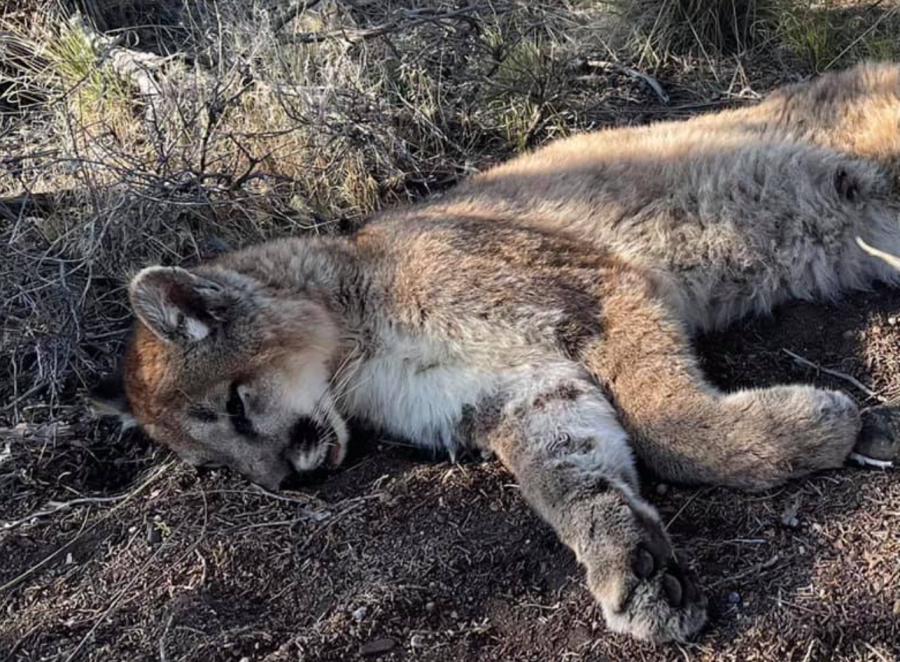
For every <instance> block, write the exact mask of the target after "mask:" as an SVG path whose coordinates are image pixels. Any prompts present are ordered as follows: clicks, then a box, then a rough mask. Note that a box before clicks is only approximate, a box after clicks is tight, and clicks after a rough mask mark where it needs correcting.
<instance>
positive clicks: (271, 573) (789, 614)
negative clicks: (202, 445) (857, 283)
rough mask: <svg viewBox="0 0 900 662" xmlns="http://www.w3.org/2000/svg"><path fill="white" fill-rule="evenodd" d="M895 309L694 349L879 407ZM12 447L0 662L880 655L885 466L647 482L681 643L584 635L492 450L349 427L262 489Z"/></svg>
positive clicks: (889, 517) (598, 629) (740, 373)
mask: <svg viewBox="0 0 900 662" xmlns="http://www.w3.org/2000/svg"><path fill="white" fill-rule="evenodd" d="M898 322H900V293H894V292H889V291H878V292H875V293H872V294H866V295H861V296H857V297H854V298H853V299H852V300H847V301H844V302H841V303H838V304H836V305H832V306H817V305H807V304H804V305H796V306H793V307H790V308H786V309H782V310H780V311H779V312H778V313H777V314H776V315H775V316H774V317H773V318H771V319H764V320H754V321H748V322H745V323H742V324H740V325H738V326H737V327H735V328H734V329H732V330H730V331H728V332H727V333H722V334H719V335H715V336H712V337H707V338H703V339H700V340H699V341H698V346H699V348H700V350H701V352H702V353H703V356H704V362H705V365H706V368H707V370H708V371H709V373H710V374H711V375H712V376H713V377H714V378H715V380H716V381H717V382H718V383H720V384H722V385H723V386H728V387H739V386H746V385H751V384H757V385H762V384H774V383H777V382H779V381H810V382H813V383H817V384H821V385H828V386H837V387H841V388H847V389H848V391H849V392H850V393H851V394H852V395H853V396H855V397H858V398H861V400H860V401H861V402H866V401H867V399H866V396H865V395H864V394H863V393H862V392H861V391H860V390H858V389H857V388H856V387H854V386H853V385H851V384H849V383H848V382H846V381H844V380H842V379H837V380H835V379H832V378H830V377H828V376H827V375H825V374H823V373H819V372H817V371H816V370H814V369H811V368H808V367H804V366H801V365H799V364H797V363H796V362H795V361H794V360H793V359H792V358H791V357H790V356H789V355H787V354H786V353H785V352H784V350H790V351H792V352H794V353H795V354H797V355H799V356H802V357H804V358H806V359H808V360H809V361H812V362H814V363H816V364H818V365H820V366H821V367H825V368H830V369H833V370H838V371H840V372H843V373H846V374H848V375H852V376H854V377H856V378H857V379H858V380H859V381H860V382H862V383H863V384H865V385H867V386H868V387H870V388H871V389H873V390H874V391H876V392H877V393H878V394H879V395H881V396H882V397H892V396H896V395H897V394H898V391H900V350H898V348H900V323H898ZM19 441H20V442H22V441H24V443H19V444H18V445H17V446H16V448H17V449H18V451H17V454H16V455H15V456H14V457H9V451H7V455H6V456H4V457H3V459H2V460H0V461H3V462H11V463H13V467H14V469H15V470H14V471H7V472H5V473H4V474H3V478H2V479H3V483H2V484H0V489H2V502H3V503H5V504H9V506H8V507H9V508H10V510H7V511H6V512H4V513H3V516H4V518H5V519H7V520H10V521H13V522H14V524H15V525H14V526H13V527H9V526H7V527H6V528H5V529H4V530H2V531H0V559H2V564H0V613H2V615H3V616H2V621H0V659H3V660H74V659H81V660H160V661H163V662H165V661H169V660H185V661H186V660H202V661H206V660H233V661H241V660H246V661H249V660H260V661H262V660H265V661H267V662H276V661H277V662H281V661H285V662H286V661H288V660H292V661H293V660H302V661H310V662H311V661H314V660H315V661H324V660H357V659H363V658H366V659H375V658H378V659H382V660H421V661H423V662H425V661H434V662H437V661H443V660H448V661H451V660H452V661H453V662H458V661H459V660H498V661H499V660H504V661H505V660H535V661H537V660H540V661H544V660H597V661H606V660H610V661H616V662H625V661H630V660H697V661H701V660H710V661H711V660H716V661H723V660H742V661H748V662H749V661H751V660H766V661H776V660H777V661H794V660H795V661H797V662H801V661H802V662H807V661H811V660H847V661H848V662H849V661H851V660H852V661H853V662H858V661H863V660H871V661H873V662H876V661H878V662H885V661H888V660H898V659H900V473H897V472H894V473H883V472H879V471H864V470H858V469H847V470H844V471H840V472H834V473H829V474H826V475H820V476H817V477H814V478H812V479H809V480H804V481H801V482H797V483H794V484H791V485H789V486H787V487H784V488H783V489H780V490H777V491H775V492H772V493H764V494H756V495H748V494H741V493H736V492H730V491H727V490H721V489H703V490H693V489H682V488H676V487H672V486H666V485H658V484H656V483H655V482H654V481H653V480H652V478H648V480H647V481H646V483H645V490H646V492H647V493H648V494H649V495H650V497H651V499H652V500H653V502H654V503H656V504H657V505H658V506H659V508H660V510H661V511H662V513H663V516H664V518H665V520H666V521H667V522H668V523H669V531H670V532H671V534H672V536H673V538H674V540H675V543H676V545H677V548H678V550H679V555H680V556H682V557H684V558H686V559H689V560H690V563H691V565H692V566H693V567H694V568H695V569H696V570H697V571H698V572H699V573H700V575H701V577H702V583H703V585H704V586H705V589H706V591H707V593H708V595H709V596H710V598H711V604H712V610H713V612H712V613H713V617H712V622H711V624H710V626H709V628H708V630H707V631H706V633H705V634H703V636H701V637H700V638H699V639H698V640H697V641H696V642H694V643H691V644H688V645H683V646H678V645H671V646H659V647H654V646H650V645H643V644H639V643H636V642H634V641H631V640H629V639H628V638H626V637H623V636H618V635H614V634H611V633H609V632H607V631H606V630H605V627H604V625H603V624H602V618H601V615H600V613H599V610H598V609H597V607H595V606H594V604H593V603H592V601H591V599H590V597H589V595H588V593H587V591H586V589H585V587H584V577H583V573H582V571H581V570H580V568H579V567H578V566H577V564H576V563H575V561H574V558H573V556H572V554H571V553H570V552H569V551H568V550H567V549H565V548H564V547H562V546H561V545H560V544H559V543H558V542H557V541H556V540H555V538H554V535H553V533H552V532H551V531H550V530H549V529H548V527H547V526H545V525H544V524H542V523H541V522H540V521H539V520H538V519H537V518H536V517H535V516H534V515H533V514H531V512H530V511H529V510H528V508H527V507H526V506H525V504H524V503H523V501H522V499H521V498H520V496H519V493H518V490H517V489H516V487H515V485H513V484H512V480H511V478H510V476H509V475H508V474H507V473H506V472H505V471H504V470H503V469H502V468H501V467H500V466H499V465H498V464H497V462H495V461H491V460H484V459H482V458H468V459H464V460H462V461H460V462H459V463H457V464H454V463H451V462H450V461H449V460H447V459H442V458H433V457H423V456H421V455H420V454H416V453H415V452H413V451H412V450H410V449H406V448H403V447H399V446H397V445H395V444H392V443H391V442H389V441H388V440H382V439H379V438H378V437H377V436H374V435H372V434H370V433H366V432H365V431H358V433H357V437H356V447H357V449H356V452H355V455H354V456H353V457H352V458H351V461H350V462H349V463H348V465H347V467H346V468H345V469H343V470H341V471H340V472H338V473H335V474H334V475H330V476H322V477H318V478H316V479H315V480H313V481H308V482H307V483H306V484H304V485H298V486H296V487H295V489H293V490H289V491H286V492H284V493H283V494H280V495H277V496H270V495H265V494H261V493H259V492H256V491H254V490H253V489H251V488H250V487H249V486H248V484H246V483H245V482H244V481H243V480H241V479H240V478H238V477H236V476H232V475H228V474H226V473H223V472H207V473H205V474H202V475H198V474H196V473H195V472H193V471H192V470H190V469H188V468H185V467H183V466H181V465H179V464H178V463H177V462H175V461H174V460H173V459H172V458H171V457H170V456H168V455H167V454H165V453H164V452H162V451H159V450H156V449H155V448H154V447H152V446H150V445H149V444H148V442H147V441H146V440H144V439H143V438H142V437H141V435H140V434H138V433H126V434H124V435H118V434H117V433H116V432H115V430H114V429H113V428H110V427H108V426H107V425H105V424H101V425H97V424H87V423H85V424H80V425H77V426H75V427H69V428H67V427H64V426H61V425H60V426H57V428H56V429H52V428H47V429H45V430H43V431H37V432H35V433H34V434H33V435H32V436H31V437H29V438H27V439H25V440H19ZM63 445H65V446H66V447H67V448H68V450H67V452H57V449H58V448H60V447H61V446H63ZM362 447H364V448H362ZM79 495H91V497H90V499H89V500H88V501H84V502H79V501H78V498H79ZM73 499H74V501H73ZM61 503H67V504H69V505H67V506H61V505H60V504H61ZM54 508H59V510H55V511H54V512H51V513H47V514H44V515H42V516H35V515H34V514H35V513H36V512H38V513H39V512H41V511H48V510H53V509H54ZM19 518H25V520H24V521H21V522H16V520H18V519H19Z"/></svg>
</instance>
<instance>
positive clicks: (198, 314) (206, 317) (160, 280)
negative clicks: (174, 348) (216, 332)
mask: <svg viewBox="0 0 900 662" xmlns="http://www.w3.org/2000/svg"><path fill="white" fill-rule="evenodd" d="M128 289H129V296H130V298H131V306H132V308H133V309H134V314H135V315H137V317H138V319H140V320H141V322H143V323H144V324H145V325H146V326H147V328H148V329H150V330H151V331H152V332H153V333H154V334H155V335H156V336H158V337H159V339H160V340H164V341H165V342H171V343H182V344H183V343H193V342H198V341H200V340H203V339H204V338H206V336H208V335H209V334H210V332H211V331H212V329H213V328H214V327H215V326H216V325H218V324H221V322H222V321H223V320H224V319H225V313H226V311H227V307H228V304H229V297H228V296H227V295H226V292H225V288H224V287H223V286H222V285H220V284H219V283H216V282H214V281H211V280H209V279H207V278H203V277H201V276H196V275H194V274H192V273H191V272H190V271H188V270H186V269H180V268H178V267H148V268H146V269H144V270H142V271H140V272H139V273H138V274H137V276H135V277H134V278H133V279H132V281H131V285H130V286H129V288H128Z"/></svg>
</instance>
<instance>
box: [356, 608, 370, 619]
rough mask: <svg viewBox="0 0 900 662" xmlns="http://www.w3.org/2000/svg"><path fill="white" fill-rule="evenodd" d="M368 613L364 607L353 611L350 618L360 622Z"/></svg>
mask: <svg viewBox="0 0 900 662" xmlns="http://www.w3.org/2000/svg"><path fill="white" fill-rule="evenodd" d="M368 613H369V610H368V609H366V608H365V607H360V608H359V609H354V610H353V614H352V616H353V618H355V619H356V620H357V621H361V620H362V619H364V618H365V617H366V614H368Z"/></svg>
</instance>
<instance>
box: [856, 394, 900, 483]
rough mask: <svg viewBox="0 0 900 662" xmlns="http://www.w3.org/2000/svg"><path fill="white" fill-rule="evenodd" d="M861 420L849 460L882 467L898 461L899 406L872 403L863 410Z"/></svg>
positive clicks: (899, 447)
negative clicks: (869, 407)
mask: <svg viewBox="0 0 900 662" xmlns="http://www.w3.org/2000/svg"><path fill="white" fill-rule="evenodd" d="M862 422H863V425H862V430H861V431H860V433H859V437H858V438H857V440H856V446H855V447H854V448H853V452H851V453H850V460H851V461H853V462H855V463H857V464H860V465H862V466H868V467H879V468H883V469H887V468H891V467H895V466H897V465H900V409H898V407H897V406H896V405H881V406H879V407H872V408H871V409H867V410H865V411H863V413H862Z"/></svg>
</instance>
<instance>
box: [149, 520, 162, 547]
mask: <svg viewBox="0 0 900 662" xmlns="http://www.w3.org/2000/svg"><path fill="white" fill-rule="evenodd" d="M161 542H162V531H160V530H159V528H158V527H157V526H156V525H154V524H152V523H148V524H147V544H148V545H158V544H159V543H161Z"/></svg>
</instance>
